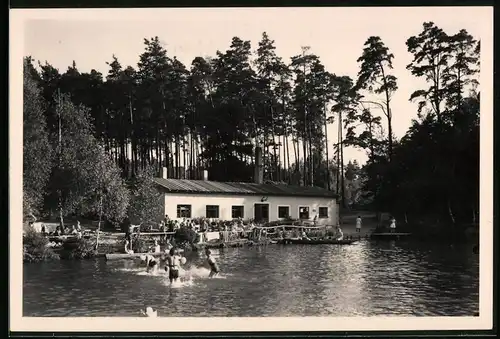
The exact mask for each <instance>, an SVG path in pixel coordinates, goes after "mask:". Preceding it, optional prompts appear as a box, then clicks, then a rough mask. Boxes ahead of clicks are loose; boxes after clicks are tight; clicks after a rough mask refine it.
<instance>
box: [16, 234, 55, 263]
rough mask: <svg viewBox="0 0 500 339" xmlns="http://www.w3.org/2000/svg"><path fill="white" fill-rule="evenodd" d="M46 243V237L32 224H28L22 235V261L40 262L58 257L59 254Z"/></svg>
mask: <svg viewBox="0 0 500 339" xmlns="http://www.w3.org/2000/svg"><path fill="white" fill-rule="evenodd" d="M48 243H49V241H48V239H47V238H45V237H44V236H43V235H42V234H40V233H38V232H37V231H36V230H35V229H34V228H33V226H29V228H28V230H27V231H26V233H25V235H24V237H23V261H24V262H40V261H46V260H57V259H59V255H58V254H57V253H55V252H54V250H53V249H52V248H50V247H48V246H47V245H48Z"/></svg>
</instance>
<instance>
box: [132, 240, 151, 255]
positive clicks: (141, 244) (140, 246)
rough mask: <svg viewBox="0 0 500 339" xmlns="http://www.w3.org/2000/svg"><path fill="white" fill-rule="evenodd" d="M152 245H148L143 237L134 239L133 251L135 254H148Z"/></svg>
mask: <svg viewBox="0 0 500 339" xmlns="http://www.w3.org/2000/svg"><path fill="white" fill-rule="evenodd" d="M150 246H151V245H150V244H148V242H147V241H146V239H143V238H141V237H137V238H132V250H133V251H134V253H146V252H148V250H149V247H150Z"/></svg>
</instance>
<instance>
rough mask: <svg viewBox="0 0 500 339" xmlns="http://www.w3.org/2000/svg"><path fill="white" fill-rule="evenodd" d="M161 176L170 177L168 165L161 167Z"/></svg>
mask: <svg viewBox="0 0 500 339" xmlns="http://www.w3.org/2000/svg"><path fill="white" fill-rule="evenodd" d="M161 177H162V178H163V179H168V169H167V168H166V167H162V169H161Z"/></svg>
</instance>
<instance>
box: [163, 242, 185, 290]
mask: <svg viewBox="0 0 500 339" xmlns="http://www.w3.org/2000/svg"><path fill="white" fill-rule="evenodd" d="M180 266H181V256H180V255H179V251H178V250H176V249H174V248H171V249H170V255H169V256H168V257H167V264H166V265H165V271H167V272H168V280H170V283H171V284H172V283H173V282H176V281H177V280H178V279H179V269H180Z"/></svg>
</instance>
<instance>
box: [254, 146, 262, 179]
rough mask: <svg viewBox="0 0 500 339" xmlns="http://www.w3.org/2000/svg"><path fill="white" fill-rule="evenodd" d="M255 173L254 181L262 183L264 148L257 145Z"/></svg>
mask: <svg viewBox="0 0 500 339" xmlns="http://www.w3.org/2000/svg"><path fill="white" fill-rule="evenodd" d="M254 170H255V174H254V182H255V183H256V184H262V183H263V182H264V166H263V164H262V148H260V147H259V146H256V147H255V169H254Z"/></svg>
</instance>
